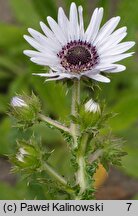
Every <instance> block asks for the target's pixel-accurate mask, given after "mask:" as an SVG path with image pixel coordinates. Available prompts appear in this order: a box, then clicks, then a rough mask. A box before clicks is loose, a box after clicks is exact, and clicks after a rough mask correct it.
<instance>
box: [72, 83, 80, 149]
mask: <svg viewBox="0 0 138 216" xmlns="http://www.w3.org/2000/svg"><path fill="white" fill-rule="evenodd" d="M79 103H80V81H79V80H74V84H73V89H72V104H71V114H72V115H73V116H75V117H77V114H78V112H77V105H78V104H79ZM70 130H71V134H72V137H73V139H74V146H73V147H74V148H76V147H77V145H78V143H77V138H78V135H79V125H78V124H76V123H74V122H72V123H71V126H70Z"/></svg>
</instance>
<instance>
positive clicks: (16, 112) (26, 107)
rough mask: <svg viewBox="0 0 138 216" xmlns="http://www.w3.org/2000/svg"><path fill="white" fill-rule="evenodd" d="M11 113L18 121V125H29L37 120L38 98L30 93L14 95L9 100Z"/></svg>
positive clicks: (39, 108)
mask: <svg viewBox="0 0 138 216" xmlns="http://www.w3.org/2000/svg"><path fill="white" fill-rule="evenodd" d="M10 105H11V108H12V109H11V114H12V115H13V116H14V117H15V118H16V120H17V122H18V123H19V124H18V126H21V127H29V126H32V125H33V124H34V123H35V122H37V120H38V114H39V113H40V111H41V105H40V102H39V99H38V98H37V97H36V96H35V95H34V94H32V95H31V96H30V97H29V96H26V95H20V96H15V97H13V98H12V100H11V103H10Z"/></svg>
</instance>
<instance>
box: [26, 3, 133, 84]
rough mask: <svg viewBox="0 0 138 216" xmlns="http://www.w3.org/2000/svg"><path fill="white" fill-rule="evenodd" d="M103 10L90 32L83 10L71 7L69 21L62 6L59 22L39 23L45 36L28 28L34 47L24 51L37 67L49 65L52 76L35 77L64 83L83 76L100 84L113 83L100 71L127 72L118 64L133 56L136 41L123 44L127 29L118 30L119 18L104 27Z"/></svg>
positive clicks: (100, 11) (29, 40)
mask: <svg viewBox="0 0 138 216" xmlns="http://www.w3.org/2000/svg"><path fill="white" fill-rule="evenodd" d="M102 18H103V8H96V9H95V11H94V13H93V15H92V17H91V20H90V24H89V25H88V27H87V29H86V30H85V29H84V22H83V8H82V6H79V7H78V9H77V7H76V4H75V3H72V4H71V7H70V13H69V19H68V18H67V16H66V15H65V13H64V10H63V9H62V8H61V7H60V8H59V10H58V20H57V22H56V21H55V20H54V19H53V18H52V17H50V16H48V17H47V21H48V24H49V26H50V28H49V27H47V26H46V25H45V24H44V23H43V22H40V26H41V29H42V31H43V33H44V34H41V33H39V32H37V31H35V30H34V29H32V28H29V29H28V31H29V33H30V35H31V37H30V36H27V35H25V36H24V38H25V39H26V40H27V41H28V43H29V44H30V45H31V46H32V47H34V48H35V49H36V50H37V51H34V50H25V51H24V54H25V55H27V56H29V57H30V60H31V61H32V62H35V63H36V64H39V65H43V66H49V67H50V68H51V70H50V72H49V73H40V74H35V75H39V76H42V77H47V78H48V79H47V80H61V79H64V78H69V79H72V78H78V79H80V78H81V77H82V76H86V77H89V78H91V79H94V80H97V81H100V82H107V83H108V82H110V80H109V79H108V78H107V77H105V76H103V75H101V74H100V72H105V73H117V72H121V71H124V70H125V69H126V67H125V66H123V65H120V64H116V62H118V61H120V60H122V59H125V58H127V57H130V56H132V54H133V53H134V52H130V53H125V52H126V51H127V50H129V49H130V48H131V47H133V46H134V44H135V42H123V43H120V42H121V41H122V40H123V39H124V38H125V37H126V35H127V32H126V31H127V28H126V27H122V28H119V29H118V30H115V29H116V27H117V25H118V23H119V21H120V17H119V16H117V17H113V18H111V19H110V20H109V21H108V22H106V23H105V24H104V25H103V26H102V27H100V25H101V21H102Z"/></svg>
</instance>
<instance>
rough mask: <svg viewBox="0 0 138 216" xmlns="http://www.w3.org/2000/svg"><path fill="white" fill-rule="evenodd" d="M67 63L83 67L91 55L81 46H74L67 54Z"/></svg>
mask: <svg viewBox="0 0 138 216" xmlns="http://www.w3.org/2000/svg"><path fill="white" fill-rule="evenodd" d="M66 59H67V61H68V62H69V63H70V64H72V65H84V64H86V63H88V62H89V61H90V60H91V53H90V52H89V50H88V49H86V48H85V47H82V46H76V47H73V48H71V49H69V51H68V52H67V55H66Z"/></svg>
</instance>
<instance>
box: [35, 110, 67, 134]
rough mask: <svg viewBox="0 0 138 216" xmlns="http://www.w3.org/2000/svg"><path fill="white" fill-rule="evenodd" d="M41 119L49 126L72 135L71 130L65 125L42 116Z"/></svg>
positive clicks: (40, 115)
mask: <svg viewBox="0 0 138 216" xmlns="http://www.w3.org/2000/svg"><path fill="white" fill-rule="evenodd" d="M39 119H40V120H42V121H45V122H47V123H48V124H50V125H52V126H54V127H56V128H58V129H60V130H63V131H65V132H67V133H70V129H69V128H68V127H66V126H65V125H63V124H61V123H60V122H58V121H55V120H53V119H51V118H49V117H47V116H44V115H42V114H39Z"/></svg>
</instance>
